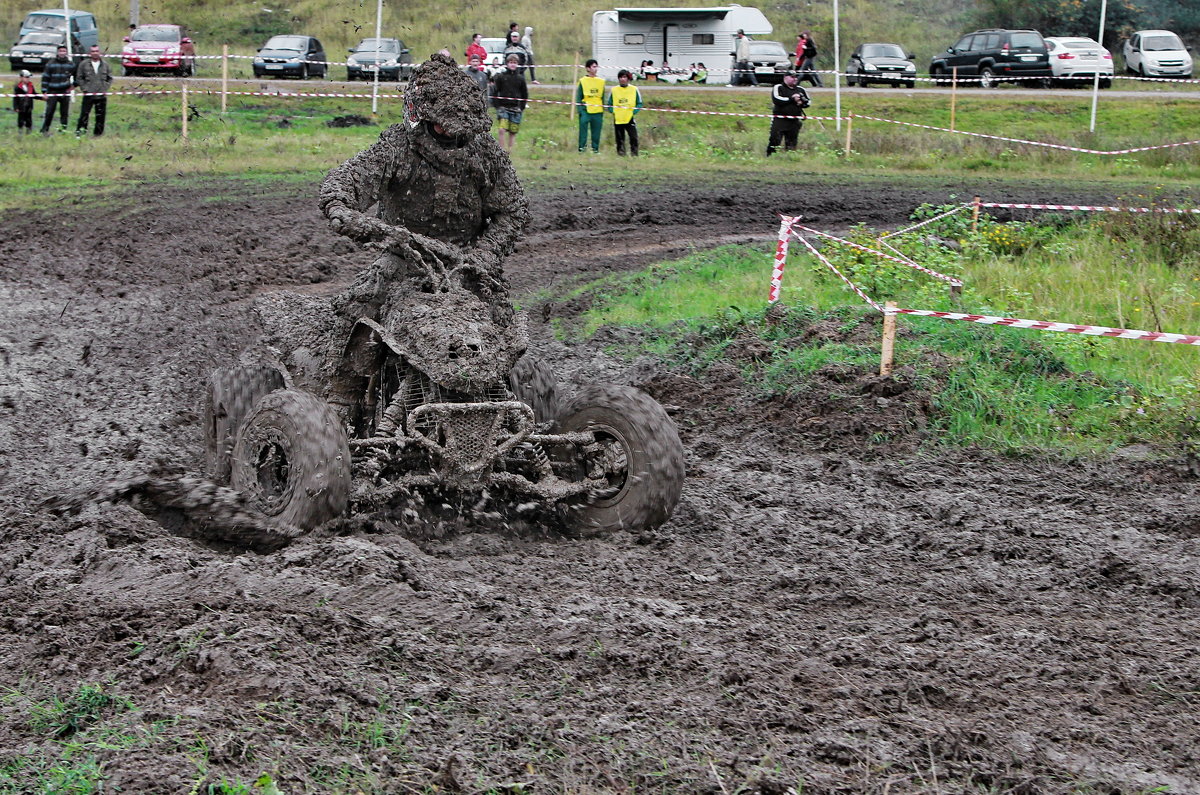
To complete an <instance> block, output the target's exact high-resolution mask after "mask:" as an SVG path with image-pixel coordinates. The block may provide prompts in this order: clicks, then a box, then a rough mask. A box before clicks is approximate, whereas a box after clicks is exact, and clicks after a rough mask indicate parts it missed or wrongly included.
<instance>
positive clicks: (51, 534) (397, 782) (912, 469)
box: [0, 180, 1200, 793]
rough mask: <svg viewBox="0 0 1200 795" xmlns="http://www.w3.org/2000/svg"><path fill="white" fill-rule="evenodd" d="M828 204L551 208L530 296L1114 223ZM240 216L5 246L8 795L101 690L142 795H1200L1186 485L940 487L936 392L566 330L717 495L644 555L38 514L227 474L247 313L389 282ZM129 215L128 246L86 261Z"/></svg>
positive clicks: (215, 215)
mask: <svg viewBox="0 0 1200 795" xmlns="http://www.w3.org/2000/svg"><path fill="white" fill-rule="evenodd" d="M806 181H807V180H806ZM808 182H809V184H805V185H803V186H799V185H798V186H796V187H780V186H770V185H766V186H759V187H758V189H757V190H756V191H754V192H751V191H750V190H749V189H748V188H746V187H745V186H741V187H739V189H738V190H737V191H736V192H733V193H731V192H730V191H729V190H728V189H723V188H708V187H704V186H693V187H689V188H686V189H670V188H654V189H645V188H637V189H636V190H626V191H620V190H618V189H615V188H614V189H576V190H556V191H553V192H541V193H536V194H535V195H534V196H533V197H532V206H533V211H534V218H535V221H534V226H533V228H532V229H531V230H530V235H529V237H528V239H527V241H526V242H525V243H524V244H523V245H522V246H521V247H520V249H519V250H518V251H517V253H516V255H515V256H514V257H513V258H512V260H511V261H510V263H509V273H510V276H511V279H512V282H513V284H514V287H515V290H516V292H517V294H518V295H525V296H530V295H532V294H534V293H535V292H538V291H541V290H543V289H544V288H546V287H547V286H548V285H551V284H554V283H555V282H561V281H563V280H566V281H575V280H577V279H579V278H583V277H585V276H587V275H592V274H597V275H598V274H602V273H604V272H608V271H615V270H621V269H627V268H633V267H637V266H639V265H641V264H644V263H647V262H652V261H655V260H659V259H663V258H666V257H669V256H673V255H674V254H675V253H678V252H684V251H687V250H689V249H690V248H692V247H697V246H698V247H703V246H707V245H710V244H711V243H713V242H719V241H723V240H728V239H762V240H763V241H764V242H765V243H768V244H769V241H770V240H771V238H772V236H773V233H774V229H775V218H774V216H773V215H772V213H773V212H776V211H778V212H787V213H795V212H803V213H805V215H806V218H807V219H808V220H810V221H811V222H812V225H814V226H817V227H821V228H844V227H846V226H849V225H851V224H853V223H856V222H858V221H864V222H866V223H869V224H872V225H876V226H895V225H899V224H900V223H902V222H903V218H904V217H905V216H906V215H907V212H908V210H909V208H911V207H912V206H915V205H916V204H919V203H920V202H921V201H937V202H944V201H947V200H948V197H949V195H950V194H956V195H958V196H959V197H964V196H970V195H973V194H974V193H976V192H978V193H982V194H984V195H987V196H988V197H989V198H993V197H994V198H998V199H1001V200H1003V199H1018V198H1019V199H1021V200H1024V201H1029V200H1038V199H1041V200H1047V201H1095V200H1098V199H1108V200H1111V198H1112V197H1103V196H1096V195H1061V194H1056V193H1054V192H1053V191H1052V190H1050V189H1048V188H1044V187H1039V186H1031V187H1030V188H1028V189H1022V190H1020V191H1016V190H1012V189H1011V188H1006V187H1002V186H983V185H944V186H940V185H934V186H928V187H922V188H914V187H913V186H912V185H899V186H897V187H895V188H893V189H891V190H888V191H887V192H886V193H881V189H882V187H881V186H883V185H884V183H882V182H876V183H873V184H868V185H856V186H838V185H836V184H834V183H833V182H831V181H829V182H826V181H818V182H817V183H815V184H812V183H811V181H808ZM216 187H218V188H219V189H220V191H221V192H222V193H221V195H222V196H223V197H224V198H216V199H214V200H212V201H205V200H204V192H203V191H194V190H187V189H185V190H180V189H177V188H175V187H170V188H166V187H153V186H151V187H147V188H143V189H138V190H132V191H130V192H129V193H127V194H125V195H123V196H122V197H121V201H120V203H119V205H118V204H115V203H112V202H106V203H105V204H104V207H103V208H101V207H99V206H90V205H81V206H79V207H74V206H72V207H71V208H69V210H68V209H66V208H64V209H60V210H57V211H55V212H34V213H28V212H21V213H7V214H5V216H4V218H3V223H4V226H5V229H6V230H7V231H8V234H7V235H6V236H5V239H4V240H3V241H0V249H2V251H3V257H0V263H2V264H0V268H3V270H2V271H0V296H2V301H0V312H2V313H3V317H2V318H0V420H2V421H0V498H3V505H4V507H3V508H2V509H0V510H2V512H3V513H2V514H0V516H2V519H0V522H2V523H0V671H3V672H4V673H3V674H2V675H0V677H2V679H0V685H3V686H4V687H5V688H6V690H5V692H6V693H7V695H6V697H5V698H4V699H0V715H2V719H0V769H2V770H11V769H14V768H13V767H12V766H11V765H15V764H16V760H18V759H31V760H36V759H39V758H43V757H44V758H48V759H57V758H58V757H59V756H60V754H61V749H60V747H59V746H58V745H55V744H54V743H53V741H52V738H51V736H50V734H51V732H49V731H47V730H46V728H45V727H44V726H42V725H40V724H38V723H37V722H36V721H33V722H31V720H30V716H31V714H32V704H33V702H37V701H45V700H46V699H48V698H49V697H50V696H51V695H52V694H59V695H63V696H65V695H68V694H70V693H71V692H73V691H75V690H76V689H77V688H78V687H79V686H80V685H81V684H83V683H99V684H103V685H104V686H106V687H109V688H112V689H113V690H115V691H116V692H119V693H121V694H122V695H124V696H126V697H128V698H129V699H130V702H131V704H132V705H133V706H132V709H126V710H124V711H120V712H118V711H116V710H112V709H110V710H109V711H108V712H105V713H104V714H103V715H101V716H100V717H101V718H107V719H109V720H110V721H113V722H117V723H120V725H122V726H123V727H126V728H127V729H128V730H129V733H130V734H131V736H134V735H136V736H137V737H140V738H143V739H142V740H139V741H138V742H133V743H129V744H127V745H125V746H124V747H120V748H114V747H109V748H106V749H98V748H93V749H92V751H90V752H91V753H95V754H96V756H97V759H98V761H99V762H100V763H102V764H103V765H104V771H105V775H106V776H108V786H110V787H113V788H115V787H118V786H119V787H122V788H124V789H123V791H128V792H187V791H192V790H193V789H194V788H198V789H203V787H204V786H207V784H210V783H217V782H219V781H221V780H222V779H224V780H226V781H234V780H240V781H243V782H251V781H253V780H255V779H256V778H257V777H258V776H259V775H260V774H262V773H269V774H270V775H271V776H272V777H273V778H274V780H275V781H276V782H277V783H278V784H279V786H280V787H281V788H282V789H283V790H284V791H286V792H301V791H313V792H327V791H336V790H337V789H338V788H339V786H340V785H339V783H338V782H350V783H349V784H345V785H344V786H345V787H346V788H348V789H352V790H356V789H359V788H362V789H373V790H376V791H380V792H409V791H426V790H427V789H429V788H431V787H433V786H438V787H440V788H441V789H443V790H446V791H461V792H477V791H486V790H489V789H490V790H492V791H517V789H518V788H519V787H523V788H524V789H525V790H526V791H528V790H533V791H543V792H560V791H575V792H644V791H672V792H711V793H732V792H735V791H742V792H763V793H782V792H785V791H787V789H788V787H794V786H799V785H801V784H802V785H803V787H804V791H805V792H818V793H832V792H844V793H851V792H853V793H859V792H878V793H883V792H890V793H902V792H930V793H932V792H964V791H994V792H1021V793H1059V792H1071V791H1073V788H1080V789H1082V790H1083V791H1092V792H1097V793H1099V792H1109V793H1115V792H1122V793H1130V792H1143V791H1148V790H1150V789H1153V788H1154V787H1160V786H1167V787H1170V788H1171V790H1170V791H1173V792H1180V793H1184V792H1196V791H1200V772H1198V771H1200V728H1198V725H1197V721H1196V718H1195V716H1196V713H1197V710H1198V709H1200V697H1198V696H1197V692H1198V691H1200V654H1198V652H1197V650H1196V644H1195V638H1196V637H1197V636H1200V576H1198V574H1197V562H1198V561H1200V549H1198V547H1200V508H1197V506H1198V505H1200V494H1198V493H1197V492H1198V488H1197V484H1196V481H1195V479H1194V478H1193V477H1192V476H1191V475H1190V474H1189V472H1188V470H1187V468H1186V467H1185V466H1183V465H1182V464H1175V463H1172V462H1166V463H1154V464H1151V463H1145V462H1139V461H1137V460H1134V459H1132V458H1116V459H1113V460H1105V461H1094V462H1083V463H1079V462H1075V463H1069V464H1068V463H1063V462H1056V461H1046V460H1040V459H1034V458H1029V459H1017V460H1014V459H1005V458H998V457H994V456H990V455H983V454H978V453H971V452H952V453H936V452H928V451H926V452H921V450H922V449H925V450H928V448H920V447H919V446H918V445H917V443H916V442H917V441H919V436H920V428H921V423H922V418H923V416H924V414H925V412H927V410H928V409H927V405H926V400H927V398H926V397H923V396H920V395H912V394H911V390H910V391H908V392H905V391H903V390H900V391H897V389H896V388H895V387H893V386H891V385H889V384H881V383H880V382H878V381H877V380H872V379H870V378H867V377H864V376H863V374H854V373H838V372H826V373H822V374H821V375H820V376H819V377H817V378H814V382H813V385H812V389H811V390H809V392H808V393H807V394H805V395H800V396H796V397H795V398H793V399H791V400H788V401H766V402H764V401H761V400H759V399H757V398H755V397H754V396H753V395H752V394H750V393H749V392H748V391H747V390H745V389H743V388H742V387H741V385H740V382H739V377H738V370H737V367H736V365H731V366H728V367H725V368H723V369H720V370H719V371H717V372H713V373H710V375H709V377H708V378H706V379H695V378H693V377H691V376H688V375H684V374H679V373H672V372H667V371H664V370H662V369H661V368H660V367H658V366H656V365H654V364H653V363H652V362H636V363H633V364H632V365H630V364H627V363H624V362H620V361H616V360H614V359H612V358H610V357H609V356H607V355H606V354H605V353H604V346H605V344H606V343H605V340H604V339H603V338H601V339H598V340H596V341H594V342H591V343H587V344H578V345H576V344H566V343H563V342H561V341H557V340H555V339H554V338H553V336H552V335H551V334H550V332H549V326H548V324H545V323H540V322H537V321H538V320H539V319H543V318H546V317H553V316H556V315H562V314H564V313H567V312H569V311H570V305H569V304H564V303H560V302H557V301H555V300H554V298H553V291H550V296H551V297H550V298H549V299H548V302H547V303H546V304H545V307H544V311H537V312H534V313H533V316H534V318H535V322H534V324H533V330H534V332H535V334H536V342H535V347H536V349H537V350H538V351H539V352H540V353H541V354H542V355H543V356H544V357H545V358H546V359H548V360H549V361H551V363H552V364H553V365H554V366H555V367H556V368H557V370H558V371H559V372H560V373H561V374H562V376H563V378H564V380H565V381H566V384H567V391H570V388H571V387H572V386H573V385H575V384H578V383H580V382H582V381H584V380H586V379H590V378H598V379H601V380H615V381H624V382H627V383H635V384H638V385H640V386H643V387H645V388H646V389H648V390H650V391H651V392H652V393H653V394H654V395H655V396H656V397H658V398H659V400H660V401H661V402H663V403H664V404H666V405H668V406H670V407H671V411H672V413H673V416H674V418H675V420H676V422H677V423H678V425H679V427H680V430H681V434H682V436H683V438H684V442H685V445H686V450H687V466H688V475H689V478H688V481H687V483H686V485H685V489H684V495H683V499H682V501H681V504H680V507H679V509H678V511H677V512H676V515H675V517H674V518H673V519H672V521H670V522H669V523H668V524H666V525H665V526H663V527H662V528H660V530H658V531H656V532H654V533H650V534H644V535H640V536H634V535H630V534H617V535H614V536H612V537H610V538H606V539H601V540H588V541H578V540H571V539H565V538H562V537H560V536H558V535H556V534H555V533H554V532H553V531H552V530H548V529H545V528H540V527H538V526H536V525H532V524H531V525H521V526H515V525H514V526H501V525H500V524H499V523H498V522H497V521H496V520H494V519H492V518H490V517H488V516H483V517H464V518H463V519H462V520H461V521H459V522H457V523H455V522H450V521H445V520H444V517H443V521H440V522H438V523H436V524H434V523H421V522H420V520H419V519H418V518H415V517H414V516H413V515H411V514H397V515H395V516H392V517H369V518H364V519H358V520H350V521H348V522H346V525H345V527H343V528H342V531H341V533H340V534H337V535H332V536H328V535H327V536H323V537H319V538H318V537H312V538H304V539H301V540H299V541H296V542H294V543H292V544H290V545H288V546H286V547H284V548H282V549H280V550H277V551H274V552H270V553H268V554H257V553H247V552H244V551H242V550H239V549H236V548H232V547H230V546H228V545H221V544H219V543H214V542H211V541H205V540H204V539H203V538H187V537H180V536H178V535H176V534H174V533H173V531H172V526H171V524H170V522H165V523H159V522H155V521H153V520H151V519H149V518H147V517H146V516H143V515H142V514H141V513H138V512H137V511H134V510H133V509H131V508H129V507H128V506H124V505H117V506H103V507H98V508H88V509H87V510H85V511H84V512H82V513H81V514H79V515H77V516H66V517H64V516H57V515H55V514H54V513H52V512H50V511H48V510H46V509H45V508H43V507H42V503H43V500H45V499H47V498H54V497H61V496H63V495H69V494H71V493H74V492H75V490H77V489H78V488H79V487H81V486H86V485H88V484H92V483H99V482H102V481H104V480H107V479H112V478H122V477H133V476H135V475H137V474H139V473H145V472H147V471H150V470H152V469H154V468H156V467H168V468H170V467H182V468H184V469H186V470H191V471H198V469H199V467H200V461H201V443H200V440H201V434H200V429H199V427H198V412H197V407H198V405H199V400H200V395H201V391H202V385H203V379H204V378H205V376H206V374H207V372H208V370H209V369H211V368H212V367H213V366H217V365H223V364H228V363H229V362H231V361H233V360H234V359H235V358H236V356H237V353H238V351H239V350H240V349H241V347H242V346H243V344H244V343H245V341H246V339H247V337H248V336H250V335H252V334H253V333H254V329H253V328H252V326H251V321H250V313H249V299H250V297H252V296H253V295H254V294H255V293H256V292H258V291H261V290H264V289H275V288H285V289H296V288H302V289H306V290H325V289H335V288H336V287H337V286H338V285H340V284H342V283H344V282H345V281H346V279H348V278H349V276H350V274H352V273H353V271H354V269H355V267H356V266H357V265H358V264H360V263H361V262H362V261H363V260H362V255H360V254H358V253H357V252H355V251H354V250H353V249H352V248H351V247H350V246H349V245H348V244H346V243H344V242H342V241H339V240H337V239H335V238H334V236H332V235H331V234H330V233H329V232H327V231H326V229H325V227H324V225H323V224H321V223H320V222H319V221H318V218H317V214H316V211H315V209H314V208H313V202H312V201H311V200H308V199H307V198H306V197H299V198H298V197H296V196H289V197H279V198H271V197H269V196H268V197H261V196H257V197H252V196H249V195H245V196H243V195H240V194H239V193H238V191H237V190H236V189H235V188H230V187H229V186H225V185H222V186H216ZM881 195H885V196H886V197H887V198H888V201H887V202H883V201H880V197H881ZM814 196H815V197H817V198H816V199H813V197H814ZM116 206H120V207H121V208H122V210H121V216H122V218H121V226H120V227H117V226H116V225H114V226H112V227H109V228H106V229H104V230H102V231H100V232H99V233H96V232H95V231H94V225H91V224H81V223H79V218H80V216H81V215H86V213H87V212H88V211H89V208H90V209H91V210H92V211H95V212H100V211H101V209H104V210H105V211H108V210H112V209H113V208H114V207H116ZM766 267H767V264H766V263H764V282H765V280H766ZM743 354H744V355H753V351H743V352H738V351H733V352H732V353H731V355H733V356H737V355H743ZM905 428H908V429H909V430H910V431H911V433H910V434H909V435H908V436H905V435H904V433H903V431H904V429H905ZM881 429H882V430H886V431H888V432H894V431H897V430H898V431H901V433H900V434H899V438H900V439H901V441H900V442H898V443H897V444H896V445H895V447H893V448H890V449H880V448H879V447H878V445H873V444H872V443H871V438H872V435H873V433H874V432H875V431H877V430H881ZM906 439H907V440H908V441H905V440H906ZM151 727H154V731H155V732H157V734H154V735H148V734H145V733H144V732H141V730H142V729H149V728H151ZM73 731H74V734H73V736H72V739H73V740H75V741H80V742H86V741H88V739H89V734H88V731H87V727H86V723H85V725H84V726H83V727H82V728H81V729H79V730H73ZM151 736H154V737H159V738H161V739H160V740H157V741H151V740H150V739H146V738H149V737H151ZM197 738H200V741H199V743H198V741H197ZM111 745H114V744H113V743H110V746H111ZM201 749H202V750H201ZM10 763H11V765H10ZM5 765H10V766H9V767H5ZM31 781H32V780H31V779H28V778H27V779H25V780H23V781H22V780H18V781H17V783H16V784H14V785H12V786H10V787H9V789H10V790H11V791H24V790H28V789H30V788H33V785H32V783H31ZM4 783H5V784H6V785H7V782H4Z"/></svg>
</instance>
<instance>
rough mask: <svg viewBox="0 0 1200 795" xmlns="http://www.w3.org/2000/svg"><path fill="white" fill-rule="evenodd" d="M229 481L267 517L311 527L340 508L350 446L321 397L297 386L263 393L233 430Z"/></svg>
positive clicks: (344, 502)
mask: <svg viewBox="0 0 1200 795" xmlns="http://www.w3.org/2000/svg"><path fill="white" fill-rule="evenodd" d="M232 485H233V488H234V489H236V490H237V491H239V492H241V494H242V495H243V497H245V499H246V502H247V504H248V505H249V507H250V508H251V509H253V510H255V511H257V512H260V513H262V514H263V515H264V516H265V517H266V518H267V520H268V521H271V522H277V523H279V524H281V525H290V526H292V527H297V528H299V529H301V530H311V529H313V528H314V527H316V526H317V525H319V524H322V523H323V522H327V521H329V520H330V519H334V518H337V517H338V516H341V515H342V514H343V513H345V512H346V508H347V506H348V505H349V503H350V446H349V441H348V440H347V437H346V431H345V429H344V428H343V427H342V424H341V421H340V420H339V419H338V417H337V415H336V414H335V413H334V412H333V409H331V408H330V407H329V405H328V404H327V403H325V402H324V401H323V400H321V399H319V398H317V397H316V396H314V395H310V394H309V393H307V392H301V391H300V390H298V389H282V390H279V391H277V392H272V393H271V394H269V395H267V396H266V397H264V398H263V399H262V400H260V401H259V402H258V405H256V406H255V407H254V411H252V412H251V413H250V416H248V417H246V421H245V422H244V423H243V424H242V427H241V430H240V431H239V432H238V437H237V444H236V445H234V448H233V462H232Z"/></svg>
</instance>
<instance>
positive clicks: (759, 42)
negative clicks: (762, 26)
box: [685, 39, 792, 85]
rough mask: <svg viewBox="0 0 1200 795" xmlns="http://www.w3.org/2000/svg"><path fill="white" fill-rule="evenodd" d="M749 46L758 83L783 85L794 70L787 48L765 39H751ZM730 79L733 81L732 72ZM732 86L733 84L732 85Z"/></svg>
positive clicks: (751, 66)
mask: <svg viewBox="0 0 1200 795" xmlns="http://www.w3.org/2000/svg"><path fill="white" fill-rule="evenodd" d="M748 46H749V48H750V50H749V55H750V59H749V61H750V68H751V69H753V70H754V76H755V77H757V78H758V82H760V83H782V82H783V76H784V75H785V74H787V71H788V70H789V69H791V68H792V62H791V60H790V58H791V54H790V53H789V52H788V51H787V48H786V47H784V46H783V45H782V44H780V43H779V42H777V41H767V40H765V39H751V40H750V41H749V42H748ZM685 76H686V73H685ZM730 79H731V80H732V79H733V73H732V72H731V73H730ZM730 85H733V84H732V83H730Z"/></svg>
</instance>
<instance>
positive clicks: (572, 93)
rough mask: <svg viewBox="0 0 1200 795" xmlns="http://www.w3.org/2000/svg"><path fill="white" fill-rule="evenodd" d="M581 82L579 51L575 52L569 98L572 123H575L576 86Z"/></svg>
mask: <svg viewBox="0 0 1200 795" xmlns="http://www.w3.org/2000/svg"><path fill="white" fill-rule="evenodd" d="M578 82H579V50H576V51H575V65H574V66H572V67H571V88H569V89H567V91H568V93H567V96H569V97H570V98H571V121H575V85H576V84H577V83H578Z"/></svg>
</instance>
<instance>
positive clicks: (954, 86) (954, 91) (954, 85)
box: [950, 66, 958, 132]
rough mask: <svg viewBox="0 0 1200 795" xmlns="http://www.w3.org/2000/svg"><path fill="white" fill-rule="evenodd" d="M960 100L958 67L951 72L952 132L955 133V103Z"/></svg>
mask: <svg viewBox="0 0 1200 795" xmlns="http://www.w3.org/2000/svg"><path fill="white" fill-rule="evenodd" d="M957 99H958V67H957V66H956V67H954V68H953V69H952V70H951V72H950V132H954V103H955V101H956V100H957Z"/></svg>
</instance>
